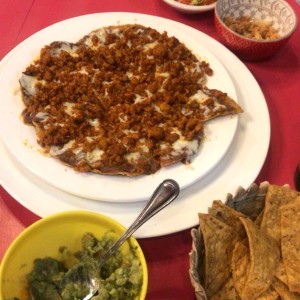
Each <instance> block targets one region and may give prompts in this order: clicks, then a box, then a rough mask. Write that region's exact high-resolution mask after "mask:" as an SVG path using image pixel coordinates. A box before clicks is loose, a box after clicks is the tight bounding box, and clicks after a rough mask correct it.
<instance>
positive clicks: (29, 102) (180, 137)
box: [20, 25, 241, 176]
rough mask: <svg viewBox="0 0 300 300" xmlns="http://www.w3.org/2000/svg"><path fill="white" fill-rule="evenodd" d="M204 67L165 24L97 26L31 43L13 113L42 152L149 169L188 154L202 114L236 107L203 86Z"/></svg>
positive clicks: (128, 169)
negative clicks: (74, 36)
mask: <svg viewBox="0 0 300 300" xmlns="http://www.w3.org/2000/svg"><path fill="white" fill-rule="evenodd" d="M212 73H213V71H212V70H211V68H210V66H209V64H208V63H207V62H205V61H201V60H199V59H197V58H196V56H195V55H193V53H192V52H191V51H190V50H189V49H188V48H187V47H186V46H185V45H184V44H182V43H181V42H179V41H178V39H176V38H175V37H169V36H168V35H167V33H166V32H164V33H159V32H158V31H156V30H154V29H152V28H146V27H144V26H141V25H122V26H109V27H104V28H100V29H99V30H95V31H93V32H91V33H90V34H88V35H87V36H85V37H84V38H82V39H81V40H80V41H79V42H77V43H74V44H73V43H67V42H53V43H52V44H50V45H47V46H45V47H44V48H43V49H42V50H41V52H40V57H39V59H37V60H36V61H35V62H34V63H32V64H31V65H29V66H28V67H27V68H26V70H25V71H24V73H23V75H22V77H21V79H20V84H21V88H22V92H23V99H24V103H25V109H24V111H23V119H24V122H25V123H26V124H31V125H34V126H35V128H36V131H37V139H38V143H39V144H40V145H41V146H42V147H43V148H44V149H45V150H46V151H47V152H48V153H49V154H50V155H51V156H54V157H57V158H58V159H60V160H61V161H63V162H64V163H66V164H68V165H70V166H72V167H73V168H74V169H76V170H78V171H83V172H98V173H101V174H122V175H128V176H136V175H141V174H152V173H155V172H156V171H157V170H159V169H160V168H161V167H164V166H167V165H169V164H173V163H175V162H177V161H183V162H187V161H189V160H190V158H191V156H192V155H193V154H195V153H196V152H197V151H198V148H199V144H200V142H201V139H202V136H203V124H204V122H205V121H206V120H208V119H211V118H214V117H216V116H218V115H224V114H227V113H237V112H240V111H241V110H239V111H233V110H232V111H228V108H227V107H226V104H225V103H222V101H223V100H224V99H228V98H229V97H227V95H226V94H224V93H222V92H219V91H216V90H209V89H207V88H206V87H205V83H206V80H207V76H211V75H212ZM216 99H220V101H219V100H216ZM232 102H233V101H232Z"/></svg>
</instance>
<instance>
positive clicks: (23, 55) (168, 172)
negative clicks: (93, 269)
mask: <svg viewBox="0 0 300 300" xmlns="http://www.w3.org/2000/svg"><path fill="white" fill-rule="evenodd" d="M127 23H139V24H142V25H145V26H151V27H153V28H155V29H157V30H158V31H161V32H162V31H164V30H166V31H167V32H168V33H169V35H174V36H176V37H177V38H178V39H179V40H181V41H183V42H184V43H185V44H186V45H187V46H188V47H189V48H190V49H192V50H193V52H194V53H195V54H196V55H198V56H199V57H201V58H202V59H204V60H207V61H208V62H209V63H210V65H211V67H212V69H213V70H214V75H213V76H211V77H210V78H209V80H208V86H209V87H211V88H216V89H219V90H221V91H224V92H227V93H228V95H229V96H231V97H232V98H233V99H237V95H236V92H235V88H234V84H233V83H232V81H231V78H230V76H229V75H228V73H227V71H226V69H225V68H224V67H223V65H222V63H221V62H220V61H219V60H218V59H217V58H216V57H215V56H214V55H213V54H212V53H211V52H210V51H209V50H208V49H207V48H206V47H205V46H203V45H202V44H201V42H200V41H199V40H198V39H196V38H195V37H194V36H193V34H191V32H190V29H189V28H186V27H184V28H180V29H178V28H174V27H173V26H172V23H170V22H169V21H168V20H166V19H159V20H158V18H156V17H153V16H148V15H139V14H130V13H106V14H100V15H99V14H93V15H85V16H81V17H76V18H73V19H68V20H66V21H62V22H59V23H57V24H54V25H52V26H50V27H48V28H46V29H43V30H41V31H39V32H37V33H36V34H34V35H32V36H31V37H29V38H28V39H27V40H26V41H25V42H23V43H21V44H20V45H19V46H17V47H16V48H15V49H14V52H13V55H12V56H11V58H10V59H9V61H8V62H7V64H6V65H5V66H4V67H3V68H2V70H1V72H0V90H1V98H0V106H1V108H2V109H1V110H0V134H1V136H2V138H3V141H4V143H5V145H6V146H7V148H8V149H9V151H10V152H11V153H12V154H13V155H14V156H15V157H16V158H17V159H18V160H19V162H20V163H21V164H22V165H23V166H25V167H26V168H27V169H28V170H30V171H31V172H32V173H33V174H35V175H36V176H38V177H40V178H42V179H43V180H44V181H46V182H47V183H49V184H52V185H53V186H54V187H56V188H59V189H61V190H63V191H65V192H68V193H71V194H74V195H76V196H80V197H85V198H90V199H94V200H101V201H116V202H134V201H141V200H145V199H146V198H147V197H148V196H149V194H151V192H152V191H153V190H154V189H155V187H156V186H157V185H158V184H159V183H160V182H161V181H163V180H164V179H166V178H169V177H172V178H173V179H175V180H176V181H177V182H178V183H179V185H180V187H181V189H184V188H186V187H188V186H190V185H191V184H193V183H195V182H196V181H198V180H199V179H201V178H203V177H205V176H206V175H207V174H208V173H209V172H210V171H211V170H212V169H213V168H214V167H216V166H217V164H218V163H219V162H220V161H221V160H222V158H223V156H224V155H225V154H226V152H227V150H228V148H229V147H230V145H231V143H232V141H233V138H234V135H235V131H236V128H237V123H238V116H226V117H222V118H218V119H216V120H212V121H209V122H207V123H206V125H205V131H204V132H205V139H204V141H203V143H202V147H201V150H200V152H199V154H197V155H195V157H194V159H193V161H192V162H191V163H190V164H189V165H184V164H182V163H177V164H174V165H172V166H170V167H167V168H163V169H161V170H159V171H158V172H157V173H155V174H153V175H147V176H138V177H126V176H110V175H99V174H94V173H80V172H77V171H74V170H73V169H72V168H70V167H68V166H66V165H64V164H63V163H61V162H60V161H58V160H57V159H54V158H51V157H48V156H46V155H44V154H42V150H41V148H40V146H39V145H38V144H37V142H36V134H35V130H34V128H33V127H32V126H28V125H24V123H23V122H22V120H21V117H20V114H21V112H22V110H23V108H24V104H23V102H22V99H21V92H20V88H19V83H18V80H19V78H20V76H21V73H22V71H24V70H25V68H26V66H27V65H29V64H30V63H31V62H32V61H33V60H34V58H36V57H37V55H38V54H39V51H40V49H41V48H42V47H43V46H44V45H46V44H49V43H51V42H53V41H57V40H66V41H70V42H76V41H77V40H79V39H80V38H81V37H82V36H84V35H85V34H87V33H89V32H90V31H92V30H94V29H97V28H99V27H102V26H107V25H117V24H127Z"/></svg>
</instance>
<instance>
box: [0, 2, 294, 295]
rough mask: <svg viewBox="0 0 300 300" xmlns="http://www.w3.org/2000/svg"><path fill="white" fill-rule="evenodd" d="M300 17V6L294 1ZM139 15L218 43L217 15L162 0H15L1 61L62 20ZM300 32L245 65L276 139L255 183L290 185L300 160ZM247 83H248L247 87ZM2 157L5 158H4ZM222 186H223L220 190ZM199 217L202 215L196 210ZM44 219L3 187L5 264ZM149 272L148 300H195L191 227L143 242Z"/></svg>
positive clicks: (0, 16) (1, 11) (0, 15)
mask: <svg viewBox="0 0 300 300" xmlns="http://www.w3.org/2000/svg"><path fill="white" fill-rule="evenodd" d="M289 3H290V4H291V6H292V7H293V8H294V9H295V11H296V14H297V16H298V18H299V17H300V16H299V13H300V6H299V5H298V4H297V3H296V2H295V0H289ZM113 11H115V12H137V13H144V14H150V15H155V16H160V17H164V18H168V19H171V20H175V21H178V22H181V23H184V24H186V25H189V26H191V27H193V28H196V29H198V30H200V31H202V32H204V33H206V34H208V35H209V36H211V37H213V38H215V39H216V40H218V37H217V34H216V30H215V27H214V23H213V16H214V12H213V11H210V12H206V13H202V14H198V15H188V14H183V13H180V12H178V11H175V10H174V9H173V8H171V7H169V6H168V5H166V4H165V3H164V2H163V1H162V0H146V1H140V0H123V1H118V0H110V1H104V0H72V1H61V0H51V1H47V0H9V1H4V0H1V1H0V23H1V26H0V40H1V47H0V59H2V58H3V57H4V56H5V55H6V54H7V53H8V52H9V51H11V50H12V49H13V48H14V47H15V46H17V45H18V44H19V43H20V42H22V41H23V40H24V39H26V38H27V37H29V36H30V35H32V34H33V33H35V32H37V31H38V30H41V29H43V28H45V27H47V26H49V25H52V24H54V23H56V22H58V21H61V20H64V19H67V18H71V17H75V16H80V15H83V14H90V13H96V12H113ZM299 54H300V29H299V26H298V27H297V29H296V33H295V35H294V36H293V38H292V39H291V40H290V41H289V43H288V45H287V46H285V47H284V49H282V51H281V52H280V53H278V55H276V56H275V57H273V58H271V59H268V60H264V61H260V62H244V63H245V65H246V66H247V67H248V69H249V70H250V71H251V73H252V74H253V76H254V77H255V79H256V80H257V82H258V84H259V85H260V87H261V89H262V91H263V93H264V96H265V98H266V102H267V105H268V108H269V113H270V120H271V141H270V147H269V151H268V154H267V157H266V160H265V163H264V165H263V167H262V169H261V171H260V173H259V175H258V177H257V178H256V180H255V182H257V183H259V182H261V181H265V180H267V181H269V182H270V183H273V184H280V185H281V184H285V183H287V184H290V186H291V187H292V188H294V171H295V169H296V165H297V164H298V163H299V161H300V151H299V149H300V114H299V112H300V106H299V104H298V101H299V100H298V99H299V95H300V55H299ZM245 84H247V83H245ZM0 159H1V158H0ZM216 188H217V187H216ZM195 213H197V212H196V211H195ZM38 219H39V217H38V216H36V215H34V214H33V213H32V212H30V211H29V210H27V209H26V208H24V207H23V206H21V205H20V204H19V203H18V202H17V201H16V200H14V199H13V197H11V196H10V195H9V194H8V193H7V192H6V191H5V189H4V188H3V187H1V186H0V260H1V259H2V257H3V255H4V253H5V251H6V249H7V248H8V246H9V245H10V243H11V242H12V241H13V239H14V238H15V237H16V236H17V235H18V234H19V233H20V232H21V231H22V230H23V229H24V228H26V227H27V226H29V225H30V224H32V223H33V222H35V221H37V220H38ZM139 242H140V244H141V246H142V248H143V251H144V253H145V256H146V259H147V262H148V268H149V289H148V295H147V299H166V300H167V299H194V298H195V297H194V291H193V288H192V286H191V284H190V279H189V275H188V268H189V252H190V250H191V236H190V229H188V230H184V231H181V232H178V233H174V234H170V235H166V236H161V237H155V238H145V239H139Z"/></svg>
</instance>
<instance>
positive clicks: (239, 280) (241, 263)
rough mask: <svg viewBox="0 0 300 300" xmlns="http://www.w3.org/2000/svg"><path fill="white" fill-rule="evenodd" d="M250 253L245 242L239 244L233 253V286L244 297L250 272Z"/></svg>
mask: <svg viewBox="0 0 300 300" xmlns="http://www.w3.org/2000/svg"><path fill="white" fill-rule="evenodd" d="M250 266H251V264H250V252H249V248H248V247H247V246H245V245H244V243H243V242H237V243H236V244H235V247H234V249H233V251H232V257H231V271H232V278H233V284H234V287H235V289H236V291H237V292H238V294H239V295H242V293H243V290H244V288H245V285H246V282H247V278H248V276H249V271H250Z"/></svg>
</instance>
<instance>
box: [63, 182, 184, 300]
mask: <svg viewBox="0 0 300 300" xmlns="http://www.w3.org/2000/svg"><path fill="white" fill-rule="evenodd" d="M179 191H180V188H179V185H178V183H177V182H176V181H174V180H172V179H166V180H164V181H163V182H162V183H161V184H160V185H159V186H158V187H157V188H156V190H155V191H154V193H153V194H152V196H151V198H150V199H149V201H148V203H147V205H146V206H145V208H144V209H143V211H142V212H141V213H140V215H139V216H138V217H137V218H136V220H135V221H134V222H133V223H132V225H131V226H130V227H129V228H128V229H127V230H126V231H125V232H124V234H123V235H122V236H121V237H120V238H119V239H118V240H117V242H116V243H115V244H114V245H113V246H112V247H111V248H110V249H109V250H108V251H107V253H105V255H104V256H103V257H102V259H101V261H100V263H99V262H95V264H94V266H91V265H87V264H86V263H79V264H78V265H75V266H74V267H73V268H71V269H70V270H69V271H68V272H67V273H66V275H65V278H64V279H63V281H62V287H64V286H66V285H67V284H70V283H71V284H72V285H73V284H74V285H77V286H80V287H83V288H84V289H85V290H87V291H88V293H87V295H85V296H84V298H83V299H82V300H89V299H91V298H92V297H93V296H94V295H95V294H96V293H97V291H98V289H99V280H98V278H97V276H95V272H93V271H95V269H96V268H97V269H98V270H99V268H100V267H101V265H103V264H104V263H105V261H106V260H107V259H108V258H109V257H110V256H112V255H113V254H114V253H115V252H116V251H117V250H118V248H119V247H120V246H121V245H122V244H123V243H124V242H125V241H126V240H127V239H128V238H129V237H130V236H131V235H132V234H133V233H134V232H135V231H136V230H137V229H138V228H139V227H141V226H142V225H143V224H144V223H145V222H146V221H147V220H149V219H150V218H151V217H153V216H154V215H155V214H157V213H158V212H159V211H160V210H162V209H163V208H165V207H166V206H167V205H169V204H170V203H171V202H172V201H173V200H174V199H176V197H177V196H178V195H179Z"/></svg>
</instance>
